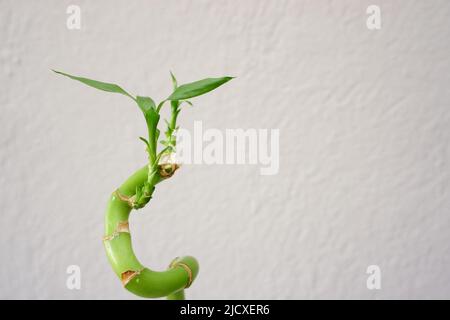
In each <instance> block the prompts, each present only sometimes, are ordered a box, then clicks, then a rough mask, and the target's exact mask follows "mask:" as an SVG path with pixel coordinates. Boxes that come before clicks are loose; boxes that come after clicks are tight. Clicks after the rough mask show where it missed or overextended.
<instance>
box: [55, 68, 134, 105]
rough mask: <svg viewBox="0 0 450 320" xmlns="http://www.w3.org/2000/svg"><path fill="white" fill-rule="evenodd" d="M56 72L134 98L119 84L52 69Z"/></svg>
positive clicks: (100, 88) (94, 86)
mask: <svg viewBox="0 0 450 320" xmlns="http://www.w3.org/2000/svg"><path fill="white" fill-rule="evenodd" d="M52 71H53V72H55V73H58V74H61V75H63V76H66V77H69V78H70V79H73V80H77V81H80V82H82V83H84V84H86V85H88V86H90V87H93V88H95V89H99V90H103V91H107V92H115V93H120V94H123V95H126V96H127V97H130V98H131V99H133V100H134V97H133V96H131V95H130V94H129V93H128V92H126V91H125V90H123V89H122V88H121V87H119V86H118V85H117V84H114V83H107V82H101V81H96V80H92V79H88V78H82V77H77V76H72V75H70V74H67V73H64V72H61V71H56V70H52Z"/></svg>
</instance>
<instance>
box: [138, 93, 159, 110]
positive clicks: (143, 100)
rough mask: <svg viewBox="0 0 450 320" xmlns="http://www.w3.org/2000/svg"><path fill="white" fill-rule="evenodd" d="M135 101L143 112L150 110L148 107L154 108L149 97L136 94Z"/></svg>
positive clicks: (153, 103)
mask: <svg viewBox="0 0 450 320" xmlns="http://www.w3.org/2000/svg"><path fill="white" fill-rule="evenodd" d="M136 102H137V104H138V106H139V108H141V110H142V112H143V113H144V114H146V113H147V112H150V109H153V110H155V108H156V105H155V102H154V101H153V100H152V98H150V97H141V96H137V97H136Z"/></svg>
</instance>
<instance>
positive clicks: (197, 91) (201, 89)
mask: <svg viewBox="0 0 450 320" xmlns="http://www.w3.org/2000/svg"><path fill="white" fill-rule="evenodd" d="M231 79H233V77H223V78H207V79H203V80H200V81H195V82H191V83H187V84H183V85H181V86H179V87H178V88H176V89H175V91H174V92H173V93H172V94H171V95H170V96H169V97H168V98H167V100H172V101H173V100H175V101H176V100H185V99H189V98H193V97H197V96H200V95H202V94H205V93H207V92H210V91H212V90H214V89H216V88H217V87H220V86H221V85H223V84H224V83H227V82H228V81H230V80H231Z"/></svg>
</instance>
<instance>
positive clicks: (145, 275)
mask: <svg viewBox="0 0 450 320" xmlns="http://www.w3.org/2000/svg"><path fill="white" fill-rule="evenodd" d="M53 71H54V72H56V73H58V74H61V75H64V76H66V77H69V78H71V79H73V80H77V81H80V82H82V83H84V84H86V85H88V86H91V87H93V88H96V89H99V90H103V91H108V92H115V93H120V94H123V95H125V96H127V97H129V98H131V99H132V100H133V101H134V102H135V103H136V104H137V105H138V107H139V108H140V109H141V111H142V113H143V114H144V117H145V121H146V123H147V129H148V135H147V138H144V137H140V139H141V140H142V141H143V142H144V143H145V145H146V151H147V154H148V164H147V165H146V166H144V167H143V168H141V169H139V170H138V171H136V172H135V173H134V174H133V175H131V176H130V177H129V178H128V179H127V180H126V181H125V182H124V183H123V184H122V185H121V186H120V187H119V188H118V189H117V190H116V191H114V192H113V193H112V195H111V197H110V199H109V202H108V205H107V209H106V216H105V235H104V237H103V243H104V246H105V249H106V254H107V256H108V259H109V262H110V264H111V266H112V268H113V270H114V272H115V273H116V275H117V276H118V277H119V279H120V280H121V282H122V285H123V286H124V287H125V288H126V289H127V290H129V291H131V292H132V293H134V294H136V295H138V296H141V297H146V298H158V297H167V298H168V299H184V289H186V288H188V287H189V286H190V285H191V284H192V282H193V281H194V280H195V278H196V276H197V274H198V271H199V266H198V263H197V260H196V259H195V258H194V257H190V256H185V257H181V258H178V257H177V258H175V259H174V260H173V261H172V262H171V263H170V265H169V267H168V269H167V270H166V271H153V270H150V269H148V268H145V267H144V266H143V265H142V264H141V263H140V262H139V261H138V259H137V258H136V256H135V254H134V252H133V248H132V245H131V236H130V229H129V226H128V217H129V215H130V212H131V210H132V209H141V208H143V207H144V206H145V205H146V204H147V203H148V202H149V201H150V199H151V198H152V195H153V192H154V191H155V186H156V184H158V183H160V182H161V181H163V180H166V179H167V178H170V177H171V176H172V175H173V174H174V173H175V171H176V170H177V169H178V168H179V164H177V163H175V162H174V161H173V160H172V159H174V157H173V155H174V154H175V152H176V131H177V129H178V127H177V117H178V114H179V113H180V110H181V106H182V104H183V103H187V104H189V105H192V104H191V102H190V101H189V100H187V99H190V98H193V97H197V96H200V95H202V94H205V93H207V92H209V91H211V90H214V89H216V88H217V87H219V86H221V85H223V84H224V83H226V82H228V81H230V80H231V79H232V77H222V78H207V79H203V80H200V81H196V82H192V83H188V84H183V85H180V86H178V84H177V80H176V79H175V76H174V75H173V74H172V73H171V77H172V84H173V92H172V94H170V95H169V97H168V98H167V99H165V100H163V101H161V102H160V103H159V104H158V105H156V104H155V102H154V101H153V100H152V99H151V98H150V97H143V96H136V97H134V96H132V95H131V94H129V93H128V92H127V91H125V90H124V89H122V88H121V87H120V86H118V85H116V84H112V83H106V82H100V81H95V80H91V79H87V78H82V77H76V76H72V75H69V74H67V73H63V72H60V71H55V70H53ZM166 102H170V106H171V117H170V119H169V120H168V121H167V120H166V124H167V129H166V131H165V139H164V140H161V141H160V143H161V144H162V146H163V147H162V148H160V149H161V150H158V139H159V136H160V130H158V123H159V119H160V111H161V108H162V107H163V105H164V104H165V103H166Z"/></svg>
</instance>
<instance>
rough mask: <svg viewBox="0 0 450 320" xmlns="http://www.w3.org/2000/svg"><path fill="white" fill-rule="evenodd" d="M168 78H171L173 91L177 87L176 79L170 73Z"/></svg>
mask: <svg viewBox="0 0 450 320" xmlns="http://www.w3.org/2000/svg"><path fill="white" fill-rule="evenodd" d="M170 77H171V78H172V84H173V89H174V90H175V89H176V88H177V87H178V82H177V78H175V76H174V75H173V73H172V71H170Z"/></svg>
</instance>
